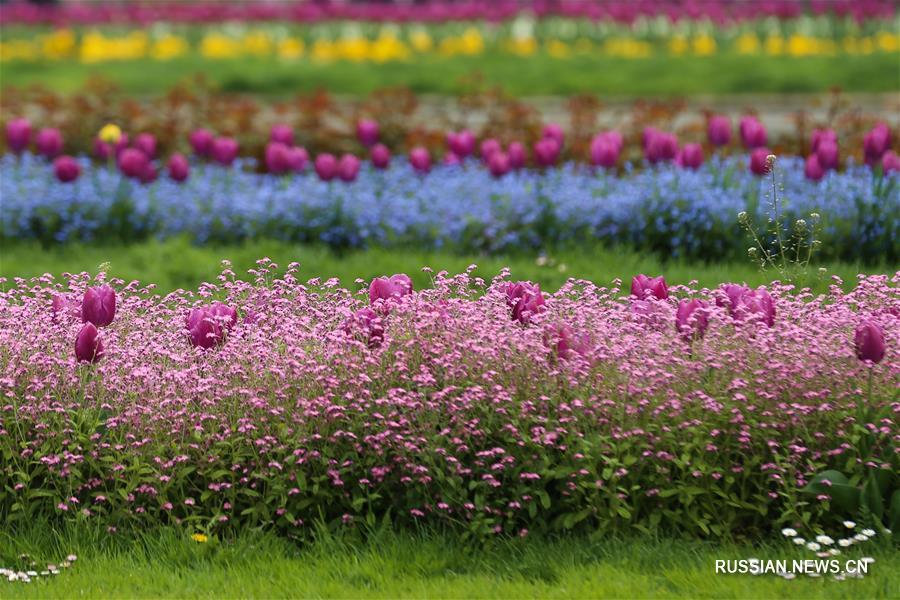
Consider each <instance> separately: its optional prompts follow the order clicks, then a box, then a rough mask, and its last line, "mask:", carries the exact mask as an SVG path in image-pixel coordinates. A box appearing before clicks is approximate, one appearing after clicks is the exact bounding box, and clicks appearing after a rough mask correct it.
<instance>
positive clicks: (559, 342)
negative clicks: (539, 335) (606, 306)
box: [544, 323, 593, 360]
mask: <svg viewBox="0 0 900 600" xmlns="http://www.w3.org/2000/svg"><path fill="white" fill-rule="evenodd" d="M544 344H545V345H547V346H549V347H550V349H551V350H552V351H554V352H555V353H556V356H557V357H559V359H560V360H569V359H571V358H573V357H574V356H576V355H578V356H582V357H586V356H588V355H589V354H590V352H591V349H592V347H593V344H592V343H591V335H590V333H588V332H587V331H579V332H576V331H575V330H574V329H572V327H570V326H569V325H566V324H560V323H558V324H556V325H554V326H551V327H549V328H548V330H547V331H546V332H545V333H544Z"/></svg>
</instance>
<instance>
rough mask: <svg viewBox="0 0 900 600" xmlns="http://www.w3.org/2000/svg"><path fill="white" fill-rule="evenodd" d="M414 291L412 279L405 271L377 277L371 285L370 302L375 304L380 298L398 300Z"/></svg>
mask: <svg viewBox="0 0 900 600" xmlns="http://www.w3.org/2000/svg"><path fill="white" fill-rule="evenodd" d="M412 292H413V284H412V280H411V279H410V278H409V276H408V275H406V274H404V273H398V274H396V275H391V276H390V277H377V278H375V279H373V280H372V283H371V284H370V285H369V303H370V304H375V302H376V301H378V300H398V299H400V298H402V297H403V296H409V295H411V294H412Z"/></svg>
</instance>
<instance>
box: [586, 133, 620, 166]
mask: <svg viewBox="0 0 900 600" xmlns="http://www.w3.org/2000/svg"><path fill="white" fill-rule="evenodd" d="M618 162H619V150H618V149H617V148H616V146H615V142H613V141H612V140H610V139H609V138H608V137H606V136H604V135H603V134H600V135H598V136H596V137H594V139H593V141H591V164H592V165H594V166H595V167H603V168H604V169H611V168H613V167H615V166H616V164H617V163H618Z"/></svg>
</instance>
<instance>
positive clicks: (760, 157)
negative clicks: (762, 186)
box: [750, 148, 772, 176]
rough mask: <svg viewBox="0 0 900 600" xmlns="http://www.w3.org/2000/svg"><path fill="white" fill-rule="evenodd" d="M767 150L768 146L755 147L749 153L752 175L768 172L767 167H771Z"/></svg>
mask: <svg viewBox="0 0 900 600" xmlns="http://www.w3.org/2000/svg"><path fill="white" fill-rule="evenodd" d="M770 154H771V152H769V149H768V148H756V149H754V150H753V151H752V152H751V153H750V172H751V173H753V174H754V175H759V176H762V175H765V174H766V173H768V172H769V169H771V168H772V165H771V164H769V155H770Z"/></svg>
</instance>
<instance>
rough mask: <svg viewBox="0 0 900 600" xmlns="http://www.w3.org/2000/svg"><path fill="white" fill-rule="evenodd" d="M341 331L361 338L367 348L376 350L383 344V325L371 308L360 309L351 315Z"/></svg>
mask: <svg viewBox="0 0 900 600" xmlns="http://www.w3.org/2000/svg"><path fill="white" fill-rule="evenodd" d="M341 329H343V331H344V333H346V334H347V335H350V336H353V337H357V338H361V339H362V340H363V341H364V342H365V343H366V345H367V346H368V347H369V348H377V347H378V346H380V345H381V344H382V342H384V324H383V323H382V321H381V317H379V316H378V314H377V313H376V312H375V311H374V310H372V309H371V308H361V309H359V310H358V311H356V312H355V313H353V314H352V315H351V316H350V317H349V318H348V319H347V320H346V321H344V324H343V326H342V327H341Z"/></svg>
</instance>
